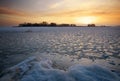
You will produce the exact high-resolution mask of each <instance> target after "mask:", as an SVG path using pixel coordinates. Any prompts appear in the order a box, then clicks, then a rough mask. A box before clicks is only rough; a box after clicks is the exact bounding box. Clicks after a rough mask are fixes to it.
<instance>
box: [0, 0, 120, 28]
mask: <svg viewBox="0 0 120 81" xmlns="http://www.w3.org/2000/svg"><path fill="white" fill-rule="evenodd" d="M119 3H120V0H0V26H15V25H17V24H19V23H24V22H31V23H34V22H36V23H39V22H42V21H47V22H56V23H71V24H77V25H86V24H89V23H95V24H96V25H120V5H119Z"/></svg>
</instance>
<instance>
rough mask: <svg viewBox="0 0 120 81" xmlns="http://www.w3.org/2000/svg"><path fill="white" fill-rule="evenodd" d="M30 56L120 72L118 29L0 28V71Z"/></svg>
mask: <svg viewBox="0 0 120 81" xmlns="http://www.w3.org/2000/svg"><path fill="white" fill-rule="evenodd" d="M34 55H40V56H41V57H49V58H51V59H54V61H55V62H58V66H60V67H59V68H61V67H62V66H64V67H66V68H67V66H70V65H73V64H81V65H89V64H97V65H100V66H105V67H108V68H110V69H111V70H112V69H114V70H118V71H120V27H96V28H95V27H39V28H38V27H21V28H18V27H15V28H0V72H1V71H2V70H4V69H5V68H8V67H11V66H13V65H15V64H17V63H19V62H21V61H22V60H24V59H26V58H28V57H30V56H34Z"/></svg>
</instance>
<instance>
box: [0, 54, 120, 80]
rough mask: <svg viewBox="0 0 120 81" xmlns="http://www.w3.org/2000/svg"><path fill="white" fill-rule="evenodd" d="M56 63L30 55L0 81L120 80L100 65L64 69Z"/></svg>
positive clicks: (9, 70) (77, 65)
mask: <svg viewBox="0 0 120 81" xmlns="http://www.w3.org/2000/svg"><path fill="white" fill-rule="evenodd" d="M55 64H56V63H54V62H53V60H51V59H49V58H40V57H38V56H37V57H30V58H28V59H26V60H25V61H23V62H21V63H19V64H17V65H15V66H13V67H11V68H9V69H8V71H6V73H7V74H6V75H4V76H3V77H2V78H1V79H0V81H120V77H119V76H118V75H117V74H116V73H113V72H112V71H110V70H109V69H107V68H103V67H101V66H99V65H86V66H84V65H79V64H76V65H72V66H70V67H68V68H67V69H66V70H64V69H59V68H57V67H56V66H55ZM58 67H59V66H58Z"/></svg>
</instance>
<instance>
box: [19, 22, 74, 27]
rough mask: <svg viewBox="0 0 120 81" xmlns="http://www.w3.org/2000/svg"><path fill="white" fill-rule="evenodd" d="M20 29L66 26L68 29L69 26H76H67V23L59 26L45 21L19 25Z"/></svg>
mask: <svg viewBox="0 0 120 81" xmlns="http://www.w3.org/2000/svg"><path fill="white" fill-rule="evenodd" d="M18 26H19V27H31V26H37V27H38V26H39V27H40V26H60V27H61V26H64V27H68V26H76V25H75V24H66V23H63V24H57V23H54V22H51V23H48V22H46V21H43V22H41V23H22V24H19V25H18Z"/></svg>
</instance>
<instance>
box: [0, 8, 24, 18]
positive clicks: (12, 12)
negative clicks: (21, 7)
mask: <svg viewBox="0 0 120 81" xmlns="http://www.w3.org/2000/svg"><path fill="white" fill-rule="evenodd" d="M0 14H3V15H15V16H25V15H26V14H25V13H24V12H21V11H16V10H13V9H10V8H6V7H0Z"/></svg>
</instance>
